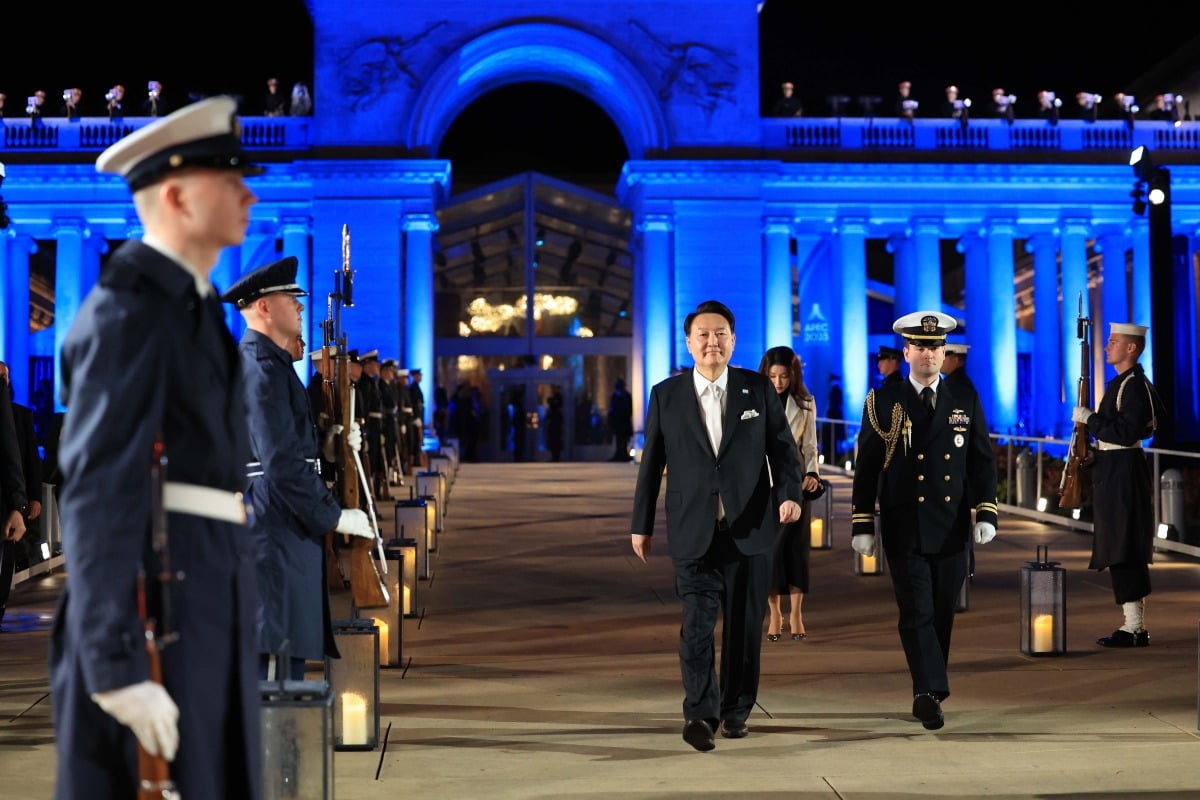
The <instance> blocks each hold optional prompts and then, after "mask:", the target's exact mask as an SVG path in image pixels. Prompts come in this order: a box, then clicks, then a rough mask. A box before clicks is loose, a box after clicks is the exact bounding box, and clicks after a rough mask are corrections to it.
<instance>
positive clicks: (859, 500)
mask: <svg viewBox="0 0 1200 800" xmlns="http://www.w3.org/2000/svg"><path fill="white" fill-rule="evenodd" d="M954 327H955V322H954V318H953V317H949V316H947V315H945V314H942V313H939V312H936V311H918V312H915V313H913V314H908V315H906V316H903V317H901V318H900V319H898V320H896V322H895V324H894V325H893V326H892V329H893V330H894V331H895V332H896V333H898V334H900V335H901V336H903V337H904V340H905V344H904V351H903V355H904V359H905V361H907V362H908V365H909V374H908V379H907V380H902V381H899V382H894V383H886V384H884V385H883V386H881V387H879V388H878V389H873V390H871V391H870V392H868V393H867V399H866V403H865V404H864V407H863V417H862V428H861V430H860V433H859V437H858V461H857V463H856V464H855V469H854V489H853V495H852V498H851V503H852V508H851V526H852V533H853V537H852V539H851V546H852V547H853V548H854V550H855V551H856V552H858V553H861V554H863V555H866V556H872V555H874V554H875V549H876V543H877V540H876V535H875V517H876V513H875V504H876V501H878V503H879V538H880V539H882V545H883V551H884V553H885V554H886V556H887V563H888V567H889V571H890V573H891V577H892V588H893V590H894V592H895V595H896V604H897V607H898V609H899V612H900V613H899V623H898V628H899V632H900V643H901V645H902V646H903V647H904V655H905V658H906V659H907V661H908V671H909V674H910V675H911V676H912V689H913V710H912V713H913V716H915V717H916V718H917V719H919V720H920V721H921V723H922V724H923V725H924V726H925V728H927V729H929V730H936V729H938V728H940V727H942V725H943V717H942V707H941V703H942V701H943V700H945V699H946V698H947V697H949V696H950V683H949V678H948V676H947V673H946V666H947V664H948V662H949V658H950V632H951V629H952V627H953V625H954V609H955V605H956V604H957V600H958V594H959V590H960V589H961V588H962V583H963V580H964V579H965V577H966V573H967V560H968V550H969V544H970V542H971V540H973V541H974V544H985V543H987V542H989V541H991V540H992V538H993V537H994V536H995V535H996V459H995V456H994V454H993V452H992V445H991V440H990V439H989V438H988V428H987V422H986V421H985V420H984V416H983V408H982V406H981V405H980V403H979V395H978V394H976V393H975V391H974V390H972V389H969V388H967V387H963V386H960V385H955V384H951V383H949V382H948V381H944V380H941V379H940V375H939V373H940V371H941V368H942V361H943V359H944V358H945V351H946V348H945V344H946V334H947V333H949V332H950V331H952V330H954ZM971 498H973V502H974V503H975V508H974V511H975V523H974V526H972V523H971V511H972V509H971V502H972V500H971Z"/></svg>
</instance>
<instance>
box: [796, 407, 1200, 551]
mask: <svg viewBox="0 0 1200 800" xmlns="http://www.w3.org/2000/svg"><path fill="white" fill-rule="evenodd" d="M860 427H861V425H860V423H859V422H857V421H849V420H841V419H830V418H828V417H817V430H818V436H817V438H818V448H819V451H820V453H821V458H822V463H823V467H822V469H823V470H829V471H831V472H840V473H844V474H846V475H853V474H854V456H855V448H856V442H857V439H858V431H859V428H860ZM990 437H991V439H992V443H993V446H994V450H995V453H996V471H997V473H998V480H997V486H996V499H997V500H998V501H999V505H1000V509H1001V511H1002V512H1003V513H1006V514H1012V515H1015V516H1021V517H1028V518H1030V519H1034V520H1037V521H1039V522H1042V523H1046V524H1050V525H1062V526H1064V527H1068V528H1073V529H1075V530H1079V531H1083V532H1086V533H1091V532H1092V502H1091V486H1090V485H1088V486H1085V487H1084V499H1083V503H1082V504H1081V506H1080V507H1079V508H1077V509H1068V508H1060V507H1059V505H1058V498H1059V489H1060V483H1061V480H1062V472H1063V465H1064V463H1065V460H1066V455H1067V450H1068V448H1069V447H1070V442H1069V441H1067V440H1065V439H1054V438H1050V437H1045V436H1016V435H1011V434H1000V433H993V434H990ZM1145 452H1146V455H1147V457H1148V458H1149V459H1150V474H1151V476H1152V477H1153V480H1154V481H1155V484H1154V487H1153V488H1154V492H1153V496H1154V546H1155V548H1157V549H1159V550H1169V551H1173V552H1177V553H1183V554H1186V555H1189V556H1194V557H1196V558H1200V454H1198V453H1193V452H1188V451H1183V450H1169V449H1165V448H1157V447H1147V448H1145Z"/></svg>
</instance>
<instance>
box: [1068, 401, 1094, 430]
mask: <svg viewBox="0 0 1200 800" xmlns="http://www.w3.org/2000/svg"><path fill="white" fill-rule="evenodd" d="M1095 413H1096V412H1095V411H1092V410H1091V409H1090V408H1084V407H1083V406H1075V410H1074V411H1072V412H1071V420H1072V421H1074V422H1082V423H1083V424H1084V425H1086V424H1087V421H1088V417H1090V416H1092V414H1095Z"/></svg>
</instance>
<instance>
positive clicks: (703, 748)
mask: <svg viewBox="0 0 1200 800" xmlns="http://www.w3.org/2000/svg"><path fill="white" fill-rule="evenodd" d="M683 740H684V741H685V742H687V743H688V744H690V745H691V746H692V747H694V748H696V749H697V750H699V751H700V752H702V753H704V752H707V751H709V750H712V749H713V748H714V747H716V746H717V745H716V743H715V742H713V729H712V726H711V725H709V724H708V723H707V722H706V721H704V720H702V719H689V720H688V721H687V724H686V725H684V726H683Z"/></svg>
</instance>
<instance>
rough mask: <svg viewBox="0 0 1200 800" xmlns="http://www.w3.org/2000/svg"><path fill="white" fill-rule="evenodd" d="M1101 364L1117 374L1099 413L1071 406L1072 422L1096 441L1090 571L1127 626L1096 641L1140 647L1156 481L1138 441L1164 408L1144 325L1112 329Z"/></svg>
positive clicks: (1144, 636) (1144, 635)
mask: <svg viewBox="0 0 1200 800" xmlns="http://www.w3.org/2000/svg"><path fill="white" fill-rule="evenodd" d="M1109 327H1110V334H1109V337H1108V344H1106V345H1105V346H1104V356H1105V361H1107V362H1108V363H1109V364H1111V365H1112V366H1113V369H1115V370H1116V372H1117V374H1116V377H1114V378H1113V379H1112V380H1110V381H1109V382H1108V384H1107V385H1106V386H1105V387H1104V397H1102V398H1101V399H1100V410H1099V411H1092V410H1091V409H1090V408H1084V407H1083V406H1076V408H1075V410H1074V412H1073V413H1072V419H1073V420H1074V421H1075V422H1082V423H1083V424H1085V425H1087V429H1088V433H1089V434H1091V435H1092V436H1094V437H1096V448H1095V452H1096V462H1095V464H1094V465H1093V467H1092V490H1093V491H1092V504H1093V509H1092V510H1093V515H1092V516H1093V519H1094V520H1095V523H1094V526H1093V527H1094V532H1093V535H1092V560H1091V563H1089V564H1088V569H1094V570H1103V569H1106V568H1107V569H1108V575H1109V578H1110V579H1111V581H1112V589H1113V597H1114V598H1115V600H1116V603H1117V605H1119V606H1121V610H1122V611H1123V612H1124V615H1125V624H1124V625H1122V626H1121V627H1119V628H1117V629H1116V630H1115V631H1113V632H1112V633H1111V634H1109V635H1108V636H1101V637H1100V638H1099V639H1097V640H1096V643H1097V644H1099V645H1101V646H1102V647H1145V646H1146V645H1148V644H1150V633H1149V632H1148V631H1147V630H1146V625H1145V611H1146V595H1148V594H1150V562H1151V561H1153V557H1154V482H1153V478H1152V476H1151V473H1150V464H1149V462H1148V461H1147V459H1146V453H1145V451H1143V450H1142V440H1143V439H1148V438H1150V437H1151V436H1153V435H1154V431H1155V430H1156V429H1157V428H1158V422H1159V420H1160V419H1162V418H1163V416H1164V415H1165V414H1166V408H1165V406H1164V405H1163V402H1162V400H1161V399H1160V398H1159V396H1158V392H1157V391H1156V390H1155V388H1154V384H1152V383H1150V381H1149V380H1148V379H1147V378H1146V372H1145V370H1143V369H1142V365H1141V364H1139V363H1138V359H1139V358H1141V355H1142V352H1143V351H1144V350H1145V349H1146V332H1147V331H1148V330H1150V329H1149V328H1147V327H1146V326H1145V325H1133V324H1130V323H1127V322H1113V323H1110V326H1109Z"/></svg>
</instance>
